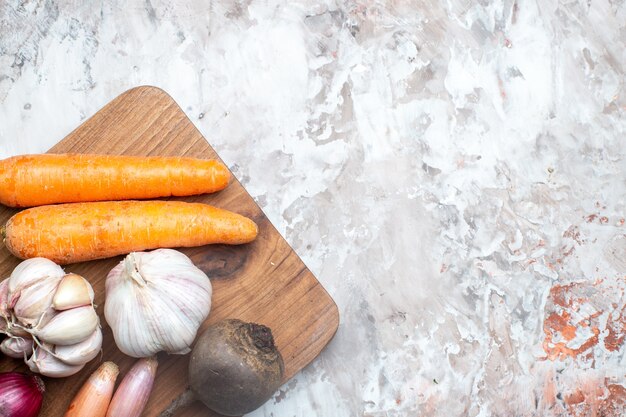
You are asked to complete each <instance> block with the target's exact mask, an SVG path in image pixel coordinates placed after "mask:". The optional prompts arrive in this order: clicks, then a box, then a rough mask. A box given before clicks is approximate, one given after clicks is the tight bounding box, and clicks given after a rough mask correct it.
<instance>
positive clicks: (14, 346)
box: [0, 337, 33, 359]
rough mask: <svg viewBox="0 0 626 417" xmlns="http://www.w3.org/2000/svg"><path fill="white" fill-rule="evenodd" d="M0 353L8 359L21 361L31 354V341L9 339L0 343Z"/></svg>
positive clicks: (15, 338)
mask: <svg viewBox="0 0 626 417" xmlns="http://www.w3.org/2000/svg"><path fill="white" fill-rule="evenodd" d="M0 351H1V352H2V353H4V354H5V355H7V356H8V357H10V358H16V359H23V358H25V357H26V356H29V355H30V354H31V353H32V352H33V339H29V338H25V337H9V338H7V339H4V340H3V341H2V343H0Z"/></svg>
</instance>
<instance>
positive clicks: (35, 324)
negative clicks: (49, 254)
mask: <svg viewBox="0 0 626 417" xmlns="http://www.w3.org/2000/svg"><path fill="white" fill-rule="evenodd" d="M93 299H94V293H93V288H91V285H90V284H89V282H88V281H87V280H85V279H84V278H83V277H81V276H79V275H76V274H65V272H64V271H63V269H62V268H61V267H60V266H58V265H57V264H55V263H54V262H52V261H50V260H48V259H45V258H32V259H28V260H26V261H24V262H22V263H20V264H19V265H18V266H17V267H16V268H15V269H14V270H13V272H12V273H11V276H10V277H9V278H7V279H6V280H4V281H2V282H1V283H0V333H5V334H6V335H8V336H9V337H8V338H7V339H5V340H4V341H3V342H2V343H1V344H0V351H2V352H3V353H4V354H6V355H7V356H11V357H13V358H23V359H24V360H25V361H26V364H27V365H28V367H29V368H30V369H31V370H32V371H33V372H39V373H41V374H42V375H46V376H49V377H64V376H69V375H72V374H75V373H76V372H78V371H80V370H81V369H82V368H83V366H84V365H85V364H86V363H87V362H88V361H90V360H92V359H93V358H95V357H96V356H97V354H98V352H99V351H100V349H101V347H102V333H101V331H100V322H99V319H98V315H97V314H96V311H95V308H94V306H93Z"/></svg>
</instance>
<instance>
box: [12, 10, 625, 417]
mask: <svg viewBox="0 0 626 417" xmlns="http://www.w3.org/2000/svg"><path fill="white" fill-rule="evenodd" d="M625 66H626V3H625V1H624V0H582V1H576V0H561V1H553V0H536V1H530V0H501V1H500V0H498V1H491V2H490V1H487V0H474V1H463V0H446V1H435V0H430V1H425V0H424V1H419V0H417V1H408V0H389V1H368V0H343V1H325V0H320V1H303V0H300V1H274V0H241V1H232V0H229V1H226V0H213V1H208V0H183V1H169V0H142V1H138V0H132V1H123V0H110V1H105V0H100V1H95V0H94V1H78V0H74V1H71V0H36V1H35V0H32V1H29V0H23V1H18V0H0V156H2V157H6V156H9V155H14V154H19V153H28V152H42V151H45V150H46V149H47V148H49V147H50V146H51V145H53V144H54V143H56V142H57V141H58V140H60V139H61V138H63V137H64V136H65V135H66V134H67V133H69V132H70V131H71V130H73V129H74V128H75V127H76V126H77V125H79V124H80V123H81V122H82V121H83V120H84V119H86V118H87V117H89V116H90V115H92V114H93V113H95V112H96V111H97V110H98V109H99V108H100V107H102V106H103V105H104V104H106V103H107V102H108V101H110V100H111V99H112V98H114V97H115V96H117V95H118V94H120V93H121V92H123V91H125V90H127V89H129V88H131V87H134V86H137V85H142V84H152V85H156V86H159V87H161V88H163V89H164V90H166V91H167V92H168V93H170V94H171V95H172V96H173V97H174V99H175V100H176V101H177V102H178V103H179V104H180V105H181V107H182V108H183V109H184V110H185V111H186V113H187V114H188V115H189V116H190V117H191V119H192V121H193V122H194V123H195V124H196V125H197V126H198V128H199V129H200V130H201V132H202V133H203V134H204V135H205V136H206V137H207V138H209V140H210V142H211V144H212V145H213V146H214V147H215V149H216V150H217V151H218V153H219V154H220V155H221V156H222V158H223V159H224V160H225V161H226V163H227V164H228V165H229V166H230V167H231V168H232V169H233V170H234V172H235V174H236V175H237V176H238V178H239V179H240V180H242V182H243V184H244V185H245V186H246V188H247V189H248V191H249V192H250V193H251V194H252V195H253V196H254V197H255V198H256V200H257V201H258V202H259V204H260V205H261V206H262V208H263V209H264V210H265V212H266V213H267V215H268V216H269V217H270V219H271V220H272V221H273V222H274V224H275V225H276V226H277V227H278V229H279V230H280V231H281V232H282V233H283V235H284V236H285V237H286V238H287V240H288V241H289V242H290V243H291V245H292V246H293V247H294V248H295V250H296V251H297V252H298V254H299V255H301V257H302V258H303V259H304V261H305V262H306V263H307V265H308V266H309V267H310V268H311V270H312V271H313V272H314V273H315V274H316V275H317V276H318V278H319V279H320V281H321V282H322V283H323V285H324V286H325V287H326V288H327V289H328V291H329V292H330V293H331V295H332V296H333V298H334V299H335V300H336V302H337V304H338V305H339V309H340V313H341V317H342V323H341V326H340V328H339V332H338V333H337V335H336V337H335V339H334V340H333V341H332V342H331V344H330V345H329V346H328V348H327V349H326V350H325V351H324V352H323V354H322V355H321V356H320V357H319V358H318V360H316V361H315V362H314V363H313V364H311V365H310V366H309V367H307V368H306V369H305V370H304V371H303V372H301V373H300V374H299V375H298V376H297V377H296V378H295V379H293V380H292V381H291V382H289V383H288V384H287V385H286V386H284V387H283V388H282V389H281V391H280V392H279V393H278V394H277V395H276V396H275V397H274V398H273V399H272V400H270V402H268V403H267V404H266V406H264V407H263V408H262V409H260V410H258V411H257V412H255V413H253V416H255V417H260V416H276V417H279V416H307V417H308V416H320V417H344V416H345V417H348V416H371V417H383V416H389V417H394V416H417V415H419V416H446V417H454V416H481V417H486V416H502V417H504V416H507V417H508V416H546V417H552V416H577V417H582V416H598V417H600V416H604V417H618V416H624V415H626V356H625V353H626V347H625V343H624V338H625V336H626V310H625V303H626V295H625V292H626V225H625V224H624V217H626V213H625V211H626V210H625V203H626V148H625V144H626V140H625V133H626V132H625V131H626V117H625V113H626V91H625V88H624V78H625V77H624V74H625Z"/></svg>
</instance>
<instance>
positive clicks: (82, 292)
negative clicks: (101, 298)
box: [52, 274, 94, 311]
mask: <svg viewBox="0 0 626 417" xmlns="http://www.w3.org/2000/svg"><path fill="white" fill-rule="evenodd" d="M93 297H94V293H93V288H91V285H90V284H89V282H87V280H86V279H85V278H83V277H81V276H80V275H76V274H67V275H65V276H64V277H63V279H62V280H61V282H59V287H58V288H57V290H56V292H55V293H54V298H53V299H52V307H53V308H54V309H55V310H59V311H63V310H69V309H71V308H75V307H80V306H84V305H87V304H92V303H93Z"/></svg>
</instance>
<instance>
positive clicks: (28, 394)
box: [0, 372, 45, 417]
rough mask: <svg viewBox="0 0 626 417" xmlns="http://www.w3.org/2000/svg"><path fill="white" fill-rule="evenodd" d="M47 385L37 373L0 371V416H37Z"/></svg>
mask: <svg viewBox="0 0 626 417" xmlns="http://www.w3.org/2000/svg"><path fill="white" fill-rule="evenodd" d="M44 391H45V387H44V384H43V381H42V380H41V378H39V377H38V376H37V375H29V374H23V373H20V372H3V373H0V416H2V417H37V415H39V410H41V404H42V402H43V393H44Z"/></svg>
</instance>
